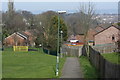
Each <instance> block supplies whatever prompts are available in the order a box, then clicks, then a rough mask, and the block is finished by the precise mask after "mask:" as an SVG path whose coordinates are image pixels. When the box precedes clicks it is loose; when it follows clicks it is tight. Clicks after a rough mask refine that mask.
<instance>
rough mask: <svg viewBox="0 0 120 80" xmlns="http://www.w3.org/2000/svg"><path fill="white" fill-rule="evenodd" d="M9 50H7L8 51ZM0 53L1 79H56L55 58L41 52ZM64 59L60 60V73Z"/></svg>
mask: <svg viewBox="0 0 120 80" xmlns="http://www.w3.org/2000/svg"><path fill="white" fill-rule="evenodd" d="M8 50H9V49H8ZM8 50H7V51H3V52H2V66H3V68H2V76H3V78H56V76H55V68H56V56H52V55H47V54H44V53H43V52H42V51H28V52H14V51H11V50H10V51H8ZM64 62H65V58H61V60H60V65H61V66H60V71H61V70H62V66H63V64H64Z"/></svg>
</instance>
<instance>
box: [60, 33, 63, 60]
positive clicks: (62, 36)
mask: <svg viewBox="0 0 120 80" xmlns="http://www.w3.org/2000/svg"><path fill="white" fill-rule="evenodd" d="M60 33H61V47H60V56H61V58H62V40H63V31H60Z"/></svg>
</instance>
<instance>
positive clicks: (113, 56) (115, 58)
mask: <svg viewBox="0 0 120 80" xmlns="http://www.w3.org/2000/svg"><path fill="white" fill-rule="evenodd" d="M101 55H102V56H103V57H104V58H105V59H107V60H108V61H110V62H111V63H115V64H120V53H108V54H107V53H104V54H101Z"/></svg>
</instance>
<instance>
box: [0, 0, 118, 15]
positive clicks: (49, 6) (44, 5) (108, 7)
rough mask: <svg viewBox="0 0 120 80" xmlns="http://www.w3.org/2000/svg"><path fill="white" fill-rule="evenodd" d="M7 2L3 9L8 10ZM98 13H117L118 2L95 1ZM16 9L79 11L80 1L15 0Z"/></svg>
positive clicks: (40, 11)
mask: <svg viewBox="0 0 120 80" xmlns="http://www.w3.org/2000/svg"><path fill="white" fill-rule="evenodd" d="M7 4H8V3H7V2H2V11H6V10H7V9H8V8H7ZM93 4H94V5H95V10H96V13H110V14H112V13H117V12H118V2H94V3H93ZM14 6H15V10H27V11H31V12H32V13H34V14H38V13H42V12H45V11H48V10H53V11H58V10H66V11H67V12H68V13H74V12H77V11H78V8H79V6H80V2H15V3H14Z"/></svg>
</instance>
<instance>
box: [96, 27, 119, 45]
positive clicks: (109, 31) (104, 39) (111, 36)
mask: <svg viewBox="0 0 120 80" xmlns="http://www.w3.org/2000/svg"><path fill="white" fill-rule="evenodd" d="M119 32H120V29H119V28H117V27H116V26H110V27H108V28H106V29H104V30H102V31H100V32H98V33H97V34H95V35H94V41H95V45H100V44H109V43H115V42H117V41H118V39H119V37H120V35H119Z"/></svg>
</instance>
